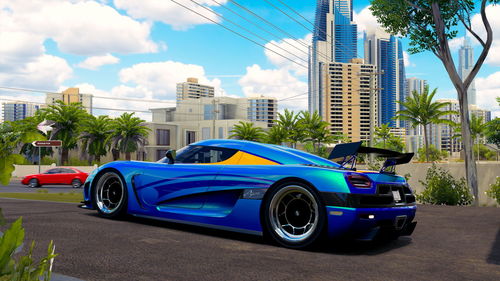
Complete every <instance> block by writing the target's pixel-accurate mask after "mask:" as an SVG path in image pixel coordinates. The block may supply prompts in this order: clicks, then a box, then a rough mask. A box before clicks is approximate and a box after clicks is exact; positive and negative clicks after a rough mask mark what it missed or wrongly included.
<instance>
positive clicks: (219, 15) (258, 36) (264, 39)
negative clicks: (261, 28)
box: [190, 0, 307, 63]
mask: <svg viewBox="0 0 500 281" xmlns="http://www.w3.org/2000/svg"><path fill="white" fill-rule="evenodd" d="M190 1H191V2H193V3H195V4H196V5H198V6H200V7H202V8H203V9H205V10H207V11H209V12H211V13H213V14H215V15H217V16H218V17H220V18H222V19H224V20H226V21H228V22H230V23H232V24H234V25H236V26H237V27H239V28H241V29H243V30H245V31H246V32H248V33H250V34H252V35H254V36H256V37H257V38H259V39H261V40H263V41H269V40H268V39H266V38H264V37H262V36H260V35H258V34H256V33H255V32H253V31H251V30H249V29H248V28H246V27H243V26H241V25H240V24H237V23H235V22H234V21H232V20H230V19H228V18H226V17H224V16H223V15H221V14H219V13H217V12H215V11H214V10H212V9H210V8H208V7H206V6H203V5H201V4H200V3H198V2H196V1H194V0H190ZM269 44H271V45H273V46H275V47H276V48H278V49H280V50H282V51H284V52H286V53H289V54H291V55H292V56H294V57H296V58H298V59H300V60H301V61H303V62H305V63H307V61H306V60H305V59H303V58H301V57H299V56H297V55H296V54H294V53H291V52H290V51H287V50H285V49H283V48H281V47H280V46H278V45H276V44H274V43H273V42H269Z"/></svg>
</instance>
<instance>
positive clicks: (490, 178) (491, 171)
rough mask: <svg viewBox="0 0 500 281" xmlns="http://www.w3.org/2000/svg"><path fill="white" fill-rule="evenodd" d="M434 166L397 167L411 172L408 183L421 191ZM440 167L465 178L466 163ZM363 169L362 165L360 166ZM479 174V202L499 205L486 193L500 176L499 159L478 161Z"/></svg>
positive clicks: (406, 172)
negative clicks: (428, 170) (423, 182)
mask: <svg viewBox="0 0 500 281" xmlns="http://www.w3.org/2000/svg"><path fill="white" fill-rule="evenodd" d="M431 166H432V164H431V163H409V164H404V165H399V166H397V167H396V173H397V174H398V175H401V176H403V175H405V174H410V176H411V177H410V180H409V181H408V183H409V184H410V186H411V188H412V189H413V190H415V191H416V192H418V193H420V192H422V191H423V190H424V186H423V185H422V184H421V183H420V181H425V176H426V175H427V169H429V168H430V167H431ZM436 166H438V167H439V168H442V169H445V170H448V171H449V172H450V174H451V175H452V176H453V177H454V178H455V179H460V178H461V177H463V178H465V163H463V162H462V163H436ZM358 168H360V169H361V167H358ZM477 174H478V175H477V176H478V185H479V204H480V205H481V206H498V204H497V203H496V201H495V200H494V199H492V198H490V197H489V196H488V195H486V194H485V192H486V190H488V189H490V185H491V184H493V183H494V182H495V180H496V177H500V162H498V161H480V162H479V163H477Z"/></svg>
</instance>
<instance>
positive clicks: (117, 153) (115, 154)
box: [111, 148, 120, 161]
mask: <svg viewBox="0 0 500 281" xmlns="http://www.w3.org/2000/svg"><path fill="white" fill-rule="evenodd" d="M111 154H112V155H113V161H116V160H118V158H120V151H119V150H118V149H114V148H113V149H111Z"/></svg>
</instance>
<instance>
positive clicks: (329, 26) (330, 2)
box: [309, 0, 357, 115]
mask: <svg viewBox="0 0 500 281" xmlns="http://www.w3.org/2000/svg"><path fill="white" fill-rule="evenodd" d="M314 25H315V26H314V33H313V40H312V46H311V48H310V49H309V111H311V112H313V111H315V110H317V111H318V112H319V113H320V115H323V110H322V108H323V93H324V92H325V89H324V88H323V87H324V86H325V85H326V84H327V83H325V81H323V80H324V79H325V77H326V75H327V73H328V70H327V67H328V66H327V65H328V63H331V62H343V63H348V62H350V60H351V59H354V58H356V57H357V26H356V24H355V23H354V22H353V9H352V0H318V2H317V6H316V18H315V23H314Z"/></svg>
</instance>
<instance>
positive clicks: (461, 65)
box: [458, 36, 476, 104]
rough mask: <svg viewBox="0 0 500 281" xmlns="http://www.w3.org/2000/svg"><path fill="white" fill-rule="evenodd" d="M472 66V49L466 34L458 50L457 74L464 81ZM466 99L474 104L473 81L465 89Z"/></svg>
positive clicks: (474, 90) (474, 86)
mask: <svg viewBox="0 0 500 281" xmlns="http://www.w3.org/2000/svg"><path fill="white" fill-rule="evenodd" d="M472 68H474V49H473V48H472V46H471V44H470V42H469V38H468V37H467V36H466V37H465V39H464V45H463V46H462V47H460V49H459V50H458V76H460V79H462V81H464V80H465V79H467V76H469V73H470V72H471V71H472ZM467 100H468V101H469V104H476V84H475V82H474V81H472V83H471V84H470V86H469V89H468V90H467Z"/></svg>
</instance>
